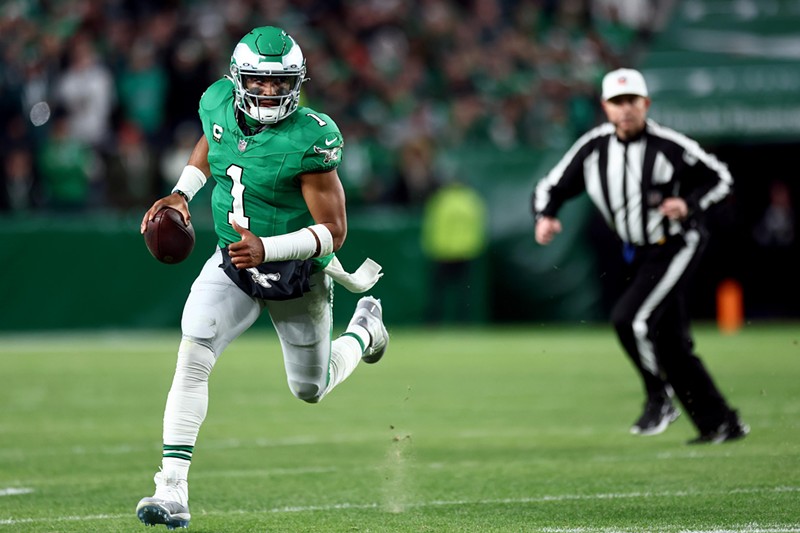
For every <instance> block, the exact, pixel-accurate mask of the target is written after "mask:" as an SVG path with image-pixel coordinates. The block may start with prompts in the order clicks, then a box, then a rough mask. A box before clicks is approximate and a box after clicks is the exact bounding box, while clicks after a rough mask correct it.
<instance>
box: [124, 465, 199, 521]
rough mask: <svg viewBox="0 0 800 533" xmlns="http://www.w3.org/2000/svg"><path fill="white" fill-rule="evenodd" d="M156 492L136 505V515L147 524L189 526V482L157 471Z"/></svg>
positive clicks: (154, 479) (155, 479) (155, 478)
mask: <svg viewBox="0 0 800 533" xmlns="http://www.w3.org/2000/svg"><path fill="white" fill-rule="evenodd" d="M153 481H155V482H156V493H155V494H154V495H153V496H152V497H147V498H142V499H141V500H139V504H138V505H137V506H136V516H138V517H139V520H141V521H142V523H144V525H146V526H155V525H158V524H164V525H165V526H167V529H176V528H179V527H181V528H187V527H189V520H190V519H191V515H190V514H189V484H188V483H187V481H186V480H185V479H176V478H174V477H170V476H167V475H166V474H165V473H164V472H157V473H156V475H155V477H154V478H153Z"/></svg>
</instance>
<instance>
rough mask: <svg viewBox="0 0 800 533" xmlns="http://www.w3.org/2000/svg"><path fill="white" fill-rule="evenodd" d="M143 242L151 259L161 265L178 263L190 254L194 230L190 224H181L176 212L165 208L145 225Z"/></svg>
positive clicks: (181, 221) (178, 214)
mask: <svg viewBox="0 0 800 533" xmlns="http://www.w3.org/2000/svg"><path fill="white" fill-rule="evenodd" d="M144 242H145V244H146V245H147V249H148V250H150V253H151V254H153V257H155V258H156V259H158V260H159V261H161V262H162V263H167V264H170V265H172V264H175V263H180V262H181V261H183V260H184V259H186V258H187V257H189V254H190V253H192V249H193V248H194V228H193V227H192V224H191V222H190V223H189V225H188V226H185V225H184V224H183V218H181V214H180V213H179V212H178V211H176V210H175V209H173V208H171V207H165V208H163V209H162V210H161V211H159V212H158V213H156V216H154V217H153V220H150V221H149V222H148V223H147V228H145V230H144Z"/></svg>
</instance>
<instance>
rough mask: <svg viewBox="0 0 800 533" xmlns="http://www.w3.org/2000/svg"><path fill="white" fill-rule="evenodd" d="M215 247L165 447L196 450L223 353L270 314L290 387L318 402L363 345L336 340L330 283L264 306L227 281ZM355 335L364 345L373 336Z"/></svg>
mask: <svg viewBox="0 0 800 533" xmlns="http://www.w3.org/2000/svg"><path fill="white" fill-rule="evenodd" d="M221 263H222V255H221V251H220V250H219V249H218V250H217V251H216V252H215V253H214V254H213V255H212V256H211V257H210V258H209V260H208V261H206V264H205V265H204V266H203V269H202V270H201V272H200V275H199V276H198V277H197V279H196V280H195V282H194V284H193V285H192V289H191V293H190V294H189V297H188V299H187V300H186V305H185V306H184V310H183V317H182V319H181V330H182V333H183V336H182V341H181V344H180V348H179V350H178V362H177V366H176V369H175V377H174V379H173V383H172V388H171V389H170V392H169V396H168V398H167V405H166V409H165V412H164V443H166V444H182V445H191V446H194V444H195V440H196V438H197V433H198V432H199V429H200V424H202V422H203V419H204V418H205V416H206V411H207V406H208V376H209V374H210V373H211V370H212V368H213V366H214V363H215V362H216V360H217V358H218V357H219V356H220V354H222V352H223V351H224V350H225V348H226V347H227V346H228V344H230V343H231V342H232V341H233V340H234V339H235V338H236V337H238V336H239V335H241V334H242V333H243V332H244V331H245V330H247V328H249V327H250V326H251V325H252V324H253V323H254V322H255V321H256V319H257V318H258V317H259V315H260V314H261V312H262V311H263V310H264V308H265V307H266V308H267V311H268V312H269V315H270V318H271V319H272V323H273V325H274V326H275V330H276V332H277V333H278V337H279V339H280V342H281V348H282V350H283V362H284V367H285V369H286V378H287V381H288V384H289V389H290V390H291V391H292V394H294V395H295V396H296V397H297V398H299V399H301V400H304V401H306V402H310V403H315V402H318V401H319V400H321V399H322V398H323V397H324V396H325V395H326V394H327V393H328V392H330V391H331V390H332V389H333V388H334V387H335V386H336V385H338V384H339V383H341V382H342V381H344V379H345V378H347V376H349V375H350V374H351V373H352V372H353V370H354V369H355V367H356V365H357V364H358V363H359V361H360V360H361V355H362V346H360V345H359V343H358V341H357V340H356V339H354V338H353V337H350V336H343V337H339V338H337V339H336V340H335V341H333V342H331V328H332V322H333V282H332V281H331V279H330V278H329V277H328V276H327V275H326V274H325V273H324V272H318V273H316V274H314V275H313V276H312V278H311V290H310V291H309V292H307V293H306V294H304V295H303V296H302V297H301V298H297V299H294V300H286V301H264V300H260V299H257V298H252V297H250V296H248V295H247V294H245V293H244V292H242V290H241V289H239V288H238V287H237V286H236V285H235V284H234V283H233V282H232V281H231V280H230V279H229V278H228V276H226V275H225V273H224V272H223V271H222V269H221V268H220V267H219V265H220V264H221ZM356 329H357V330H361V331H354V333H355V334H356V335H358V336H359V338H361V340H362V343H363V345H364V346H366V345H367V344H368V343H369V336H368V335H369V334H368V333H366V331H364V330H363V328H356Z"/></svg>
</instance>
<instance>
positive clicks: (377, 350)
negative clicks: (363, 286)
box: [350, 296, 389, 364]
mask: <svg viewBox="0 0 800 533" xmlns="http://www.w3.org/2000/svg"><path fill="white" fill-rule="evenodd" d="M354 325H356V326H361V327H362V328H364V329H365V330H367V333H369V346H367V348H366V350H364V355H362V356H361V360H362V361H364V362H365V363H369V364H373V363H377V362H378V361H380V360H381V357H383V354H384V353H386V346H388V345H389V332H388V331H386V326H384V325H383V308H382V307H381V301H380V300H379V299H377V298H373V297H372V296H365V297H363V298H361V299H360V300H359V301H358V305H356V312H355V313H353V318H352V319H350V326H354Z"/></svg>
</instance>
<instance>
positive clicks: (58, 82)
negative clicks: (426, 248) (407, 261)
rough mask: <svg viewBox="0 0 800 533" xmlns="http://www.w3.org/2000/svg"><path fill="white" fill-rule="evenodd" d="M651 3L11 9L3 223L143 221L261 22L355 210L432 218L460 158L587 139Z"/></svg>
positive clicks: (3, 111)
mask: <svg viewBox="0 0 800 533" xmlns="http://www.w3.org/2000/svg"><path fill="white" fill-rule="evenodd" d="M657 5H658V2H655V1H654V0H561V1H558V0H518V1H513V0H463V1H459V0H412V1H402V0H338V1H337V0H294V1H291V2H290V1H286V0H269V1H266V0H265V1H256V0H227V1H225V2H218V1H216V0H171V1H158V0H105V1H103V0H6V1H5V2H3V4H2V7H0V54H2V63H0V121H2V124H3V126H4V127H3V128H2V129H1V130H0V137H1V138H0V146H2V148H0V150H2V168H0V180H2V190H0V209H2V210H6V211H14V212H28V211H31V210H52V211H61V212H66V211H82V210H87V209H96V210H97V209H113V210H141V209H143V208H145V207H146V206H149V205H150V204H151V203H152V201H153V200H154V199H156V198H157V197H159V196H161V195H163V194H165V193H166V192H168V191H169V190H170V189H171V187H172V185H173V183H174V182H175V180H176V179H177V177H178V175H179V174H180V171H181V169H182V168H183V166H184V165H185V163H186V161H187V159H188V154H189V152H190V151H191V148H192V147H193V145H194V143H195V142H196V141H197V139H198V138H199V136H200V134H201V130H200V125H199V121H198V118H197V105H198V100H199V98H200V96H201V94H202V92H203V91H204V90H205V89H206V87H207V86H208V85H209V84H210V83H212V82H213V81H214V80H216V79H218V78H219V77H221V76H223V75H226V74H228V72H229V70H228V69H229V60H230V54H231V51H232V50H233V47H234V45H235V43H236V42H237V41H238V40H239V39H240V38H241V37H242V36H243V35H244V34H245V33H247V32H248V31H249V30H250V29H251V28H252V27H255V26H261V25H267V24H269V25H277V26H281V27H283V28H284V29H286V30H287V31H288V32H289V33H290V34H291V35H292V36H293V37H295V39H296V40H297V41H298V42H299V44H300V46H301V48H302V50H303V52H304V54H305V56H306V60H307V67H308V76H309V78H310V81H309V82H308V83H306V84H305V85H304V86H303V104H304V105H308V106H310V107H313V108H315V109H317V110H319V111H321V112H324V113H327V114H329V115H330V116H331V117H332V118H333V119H334V120H335V121H336V122H337V124H338V125H339V127H340V129H341V130H342V132H343V135H344V137H345V143H346V147H345V157H344V160H343V163H342V167H341V168H340V175H341V177H342V180H343V183H344V185H345V188H346V191H347V195H348V202H349V203H350V204H356V205H358V204H363V203H370V204H372V203H383V204H396V205H407V206H408V205H412V206H413V205H421V203H422V202H424V200H425V199H426V198H427V197H428V195H429V194H430V193H431V191H432V190H434V189H435V188H436V187H437V185H438V184H439V183H440V182H442V181H446V180H447V179H449V178H450V177H452V176H448V172H452V171H448V167H447V164H446V161H447V154H448V153H452V152H453V151H457V150H464V149H468V150H472V149H480V150H492V151H496V152H498V153H499V154H502V153H503V152H504V151H508V150H514V149H519V148H524V149H531V150H540V149H548V148H559V149H560V148H563V147H564V146H566V144H567V143H569V142H572V140H574V138H575V136H576V135H578V134H580V133H582V132H583V131H584V130H585V129H587V128H588V127H590V126H591V125H593V124H594V123H595V122H596V121H597V119H598V107H597V99H598V98H597V94H596V90H597V84H598V79H599V78H600V77H601V76H602V74H603V73H604V72H605V71H606V70H608V69H609V68H616V67H617V66H620V65H623V64H627V65H630V64H634V63H635V61H636V57H635V55H636V54H637V53H638V51H639V50H641V49H642V47H643V46H645V45H646V43H647V40H648V39H649V37H650V35H651V34H652V31H653V29H654V22H656V21H658V20H659V13H658V12H657V7H656V6H657ZM631 6H633V9H631ZM499 157H502V155H500V156H499Z"/></svg>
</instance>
